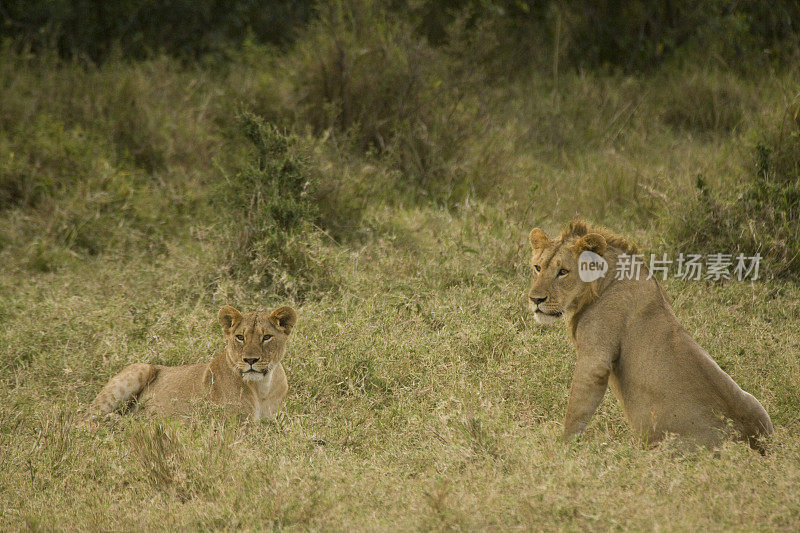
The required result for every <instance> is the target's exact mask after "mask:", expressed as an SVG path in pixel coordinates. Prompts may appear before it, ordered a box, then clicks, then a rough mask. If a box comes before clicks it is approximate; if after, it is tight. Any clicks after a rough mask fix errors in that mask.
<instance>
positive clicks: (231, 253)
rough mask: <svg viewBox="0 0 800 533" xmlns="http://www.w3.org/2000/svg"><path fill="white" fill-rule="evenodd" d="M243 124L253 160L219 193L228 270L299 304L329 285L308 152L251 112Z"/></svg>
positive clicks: (244, 115) (315, 184)
mask: <svg viewBox="0 0 800 533" xmlns="http://www.w3.org/2000/svg"><path fill="white" fill-rule="evenodd" d="M240 124H241V130H242V132H243V134H244V135H245V137H246V138H247V139H248V140H249V141H250V143H251V144H252V146H253V147H254V149H255V150H254V151H255V154H254V155H255V157H254V161H253V162H251V163H248V164H246V165H245V166H244V167H243V168H241V169H240V170H239V171H238V172H237V173H236V174H235V175H233V176H229V177H227V178H226V180H225V181H224V182H223V183H222V184H221V185H220V187H219V188H218V191H217V195H216V196H217V198H218V200H217V205H218V207H219V208H220V209H221V210H223V211H225V212H226V213H228V217H229V218H228V219H227V221H226V223H225V224H226V225H229V226H231V231H230V232H229V233H228V235H230V237H229V241H228V244H227V246H226V249H225V255H226V264H227V265H228V268H229V270H230V272H231V273H232V274H234V275H237V276H240V277H242V278H244V279H247V280H249V281H250V282H252V284H253V285H254V286H256V287H258V288H262V289H268V290H273V291H275V292H277V293H279V294H281V295H289V296H294V297H296V298H302V297H303V295H304V294H305V293H306V292H307V291H308V290H311V289H314V288H319V287H321V286H325V285H326V283H328V282H331V281H333V280H332V270H331V269H329V268H326V267H329V266H330V265H328V264H327V261H328V260H327V258H326V257H325V255H324V253H323V252H322V246H321V245H322V243H321V240H322V238H323V235H322V232H321V231H320V230H319V229H318V227H317V226H316V224H317V222H318V221H319V216H320V211H319V208H318V200H319V197H318V190H319V187H318V176H317V175H316V174H315V172H314V170H313V167H312V164H311V160H310V149H309V147H308V146H304V145H303V143H302V142H301V141H300V139H299V138H297V137H295V136H292V135H289V134H286V133H283V132H281V131H280V130H278V128H276V127H275V126H273V125H271V124H267V123H266V122H264V120H263V119H261V118H259V117H258V116H256V115H253V114H251V113H247V112H244V113H242V114H241V116H240Z"/></svg>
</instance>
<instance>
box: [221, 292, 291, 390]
mask: <svg viewBox="0 0 800 533" xmlns="http://www.w3.org/2000/svg"><path fill="white" fill-rule="evenodd" d="M218 318H219V323H220V325H221V326H222V332H223V333H224V334H225V340H226V344H227V346H226V349H225V353H226V354H227V357H228V361H229V362H230V363H231V364H232V365H233V367H234V368H235V369H236V370H238V371H239V372H240V373H241V376H242V379H243V380H245V381H260V380H261V379H263V378H264V376H266V375H267V374H269V372H270V370H272V367H273V366H274V365H275V364H277V363H279V362H280V360H281V357H282V356H283V353H284V352H285V351H286V339H288V338H289V335H290V334H291V332H292V328H293V327H294V325H295V323H296V322H297V313H296V312H295V310H294V309H292V308H291V307H285V306H284V307H279V308H278V309H275V310H274V311H272V312H271V313H267V312H266V311H257V312H254V313H248V314H246V315H242V313H240V312H239V311H237V310H236V309H234V308H233V307H231V306H229V305H226V306H224V307H223V308H222V309H220V310H219V314H218Z"/></svg>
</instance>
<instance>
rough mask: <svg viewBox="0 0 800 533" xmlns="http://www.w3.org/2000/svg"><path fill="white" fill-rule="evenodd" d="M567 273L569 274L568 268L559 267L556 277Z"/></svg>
mask: <svg viewBox="0 0 800 533" xmlns="http://www.w3.org/2000/svg"><path fill="white" fill-rule="evenodd" d="M567 274H569V270H567V269H566V268H562V269H559V271H558V277H559V278H560V277H561V276H566V275H567Z"/></svg>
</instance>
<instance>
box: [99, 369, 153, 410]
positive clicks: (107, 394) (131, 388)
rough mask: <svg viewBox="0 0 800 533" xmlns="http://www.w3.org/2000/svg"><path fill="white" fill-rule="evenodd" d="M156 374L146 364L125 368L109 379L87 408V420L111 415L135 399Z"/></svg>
mask: <svg viewBox="0 0 800 533" xmlns="http://www.w3.org/2000/svg"><path fill="white" fill-rule="evenodd" d="M157 373H158V367H156V366H155V365H150V364H147V363H135V364H132V365H129V366H126V367H125V368H123V369H122V372H120V373H119V374H117V375H116V376H114V377H113V378H111V379H110V380H109V381H108V383H106V386H105V387H103V390H101V391H100V394H98V395H97V397H96V398H95V399H94V401H93V402H92V404H91V405H90V406H89V411H88V412H87V414H86V418H87V419H94V418H99V417H101V416H104V415H107V414H109V413H113V412H114V411H116V410H117V409H119V408H121V407H123V406H125V405H127V404H128V402H130V401H131V400H132V399H133V398H135V397H136V396H137V395H138V394H139V393H140V392H142V390H143V389H144V388H145V387H146V386H147V384H148V383H150V382H151V381H152V380H153V378H154V377H155V376H156V374H157Z"/></svg>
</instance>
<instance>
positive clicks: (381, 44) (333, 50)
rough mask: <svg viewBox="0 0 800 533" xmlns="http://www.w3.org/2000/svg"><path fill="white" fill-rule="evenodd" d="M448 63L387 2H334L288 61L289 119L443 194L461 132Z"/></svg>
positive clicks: (285, 64) (412, 182) (285, 68)
mask: <svg viewBox="0 0 800 533" xmlns="http://www.w3.org/2000/svg"><path fill="white" fill-rule="evenodd" d="M446 64H447V63H446V61H445V56H444V55H443V54H441V53H437V52H436V51H435V50H434V49H432V48H431V47H430V46H428V45H427V44H426V43H425V41H424V40H422V39H420V38H419V37H418V36H416V35H415V34H414V32H413V31H412V29H411V28H410V27H409V26H408V25H407V24H404V23H403V22H402V21H400V20H399V19H398V18H396V17H394V16H393V14H392V12H391V11H389V10H387V9H386V8H385V7H384V6H383V4H382V3H380V2H369V1H365V0H348V1H335V2H331V3H330V4H329V5H326V6H324V7H322V6H321V7H320V18H319V20H318V21H315V22H314V23H313V24H311V26H310V27H309V29H308V30H307V31H306V32H305V33H304V34H303V35H302V36H301V37H300V38H299V39H298V41H297V43H296V44H295V46H294V47H293V49H292V50H291V52H290V53H289V55H288V56H287V57H286V58H285V60H284V61H282V67H283V71H284V72H285V76H286V78H287V79H288V82H289V83H288V93H289V94H288V96H287V98H286V99H285V100H286V101H284V102H282V105H285V106H286V107H287V108H288V109H286V110H283V114H284V116H286V115H287V114H288V115H289V116H291V117H292V118H294V119H295V120H296V121H298V122H299V124H300V127H305V126H310V127H311V129H312V130H313V131H314V132H315V133H317V134H325V135H334V136H336V140H337V142H338V143H340V144H339V146H341V145H345V146H348V147H350V148H353V149H355V150H356V151H357V152H358V153H360V154H375V155H378V156H380V157H381V158H382V159H383V160H384V162H385V163H386V164H389V165H392V166H394V167H395V168H398V169H399V170H401V172H402V174H403V176H405V179H406V180H407V183H408V184H409V185H411V186H412V187H416V188H421V189H422V190H424V191H425V192H428V193H433V194H437V193H440V192H442V191H443V190H445V191H446V190H447V189H448V188H449V185H450V184H449V183H448V182H447V180H448V176H449V175H448V168H447V167H448V163H449V161H450V160H451V159H452V157H453V154H454V152H455V151H456V148H457V142H456V139H457V138H458V136H459V134H460V133H461V128H460V126H459V124H458V122H457V119H458V118H459V117H458V115H457V114H456V113H455V111H456V107H457V106H458V105H459V101H458V99H457V97H456V96H455V91H456V88H455V87H452V86H449V85H448V78H447V72H446V70H447V69H446ZM279 112H280V111H279ZM454 115H455V116H454ZM325 132H327V133H325Z"/></svg>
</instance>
